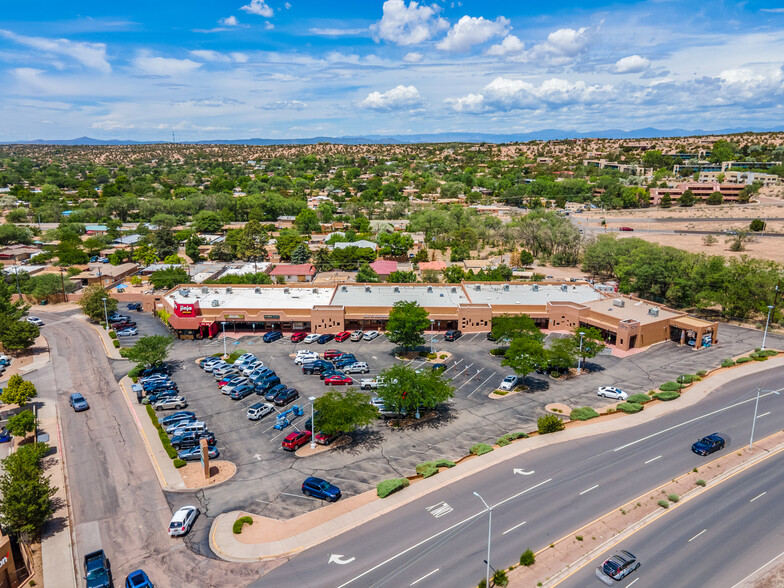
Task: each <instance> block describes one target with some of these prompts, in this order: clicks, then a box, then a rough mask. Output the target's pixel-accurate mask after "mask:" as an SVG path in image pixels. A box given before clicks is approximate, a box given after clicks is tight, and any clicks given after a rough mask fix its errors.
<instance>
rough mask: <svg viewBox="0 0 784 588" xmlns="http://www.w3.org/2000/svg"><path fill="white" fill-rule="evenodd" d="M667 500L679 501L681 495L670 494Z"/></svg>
mask: <svg viewBox="0 0 784 588" xmlns="http://www.w3.org/2000/svg"><path fill="white" fill-rule="evenodd" d="M667 500H669V501H670V502H678V501H679V500H680V496H678V495H677V494H668V495H667Z"/></svg>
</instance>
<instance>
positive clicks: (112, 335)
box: [109, 331, 117, 339]
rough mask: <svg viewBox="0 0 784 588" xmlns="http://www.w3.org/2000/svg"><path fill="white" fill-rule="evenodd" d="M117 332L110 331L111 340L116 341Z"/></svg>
mask: <svg viewBox="0 0 784 588" xmlns="http://www.w3.org/2000/svg"><path fill="white" fill-rule="evenodd" d="M116 338H117V332H116V331H109V339H116Z"/></svg>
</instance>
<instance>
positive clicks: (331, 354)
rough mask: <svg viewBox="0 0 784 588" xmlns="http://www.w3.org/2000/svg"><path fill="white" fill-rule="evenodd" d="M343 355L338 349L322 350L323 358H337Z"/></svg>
mask: <svg viewBox="0 0 784 588" xmlns="http://www.w3.org/2000/svg"><path fill="white" fill-rule="evenodd" d="M341 355H343V352H342V351H341V350H340V349H327V350H326V351H325V352H324V359H337V358H338V357H340V356H341Z"/></svg>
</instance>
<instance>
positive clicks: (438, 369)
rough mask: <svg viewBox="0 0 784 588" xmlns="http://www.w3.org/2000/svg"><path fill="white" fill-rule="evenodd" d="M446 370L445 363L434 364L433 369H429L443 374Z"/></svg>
mask: <svg viewBox="0 0 784 588" xmlns="http://www.w3.org/2000/svg"><path fill="white" fill-rule="evenodd" d="M445 369H446V364H445V363H434V364H433V367H432V368H431V370H432V371H434V372H443V371H444V370H445Z"/></svg>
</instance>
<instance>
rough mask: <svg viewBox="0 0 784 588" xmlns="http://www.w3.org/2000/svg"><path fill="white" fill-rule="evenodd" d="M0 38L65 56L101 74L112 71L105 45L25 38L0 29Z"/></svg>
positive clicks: (66, 40)
mask: <svg viewBox="0 0 784 588" xmlns="http://www.w3.org/2000/svg"><path fill="white" fill-rule="evenodd" d="M0 37H5V38H6V39H10V40H11V41H15V42H16V43H19V44H21V45H26V46H28V47H32V48H33V49H38V50H39V51H45V52H46V53H50V54H52V55H65V56H67V57H70V58H72V59H75V60H76V61H78V62H79V63H81V64H82V65H84V66H85V67H89V68H92V69H97V70H98V71H100V72H103V73H109V72H110V71H112V66H111V65H109V62H108V61H107V60H106V45H105V44H104V43H85V42H81V41H70V40H68V39H47V38H44V37H26V36H23V35H17V34H16V33H13V32H11V31H5V30H2V29H0Z"/></svg>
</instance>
